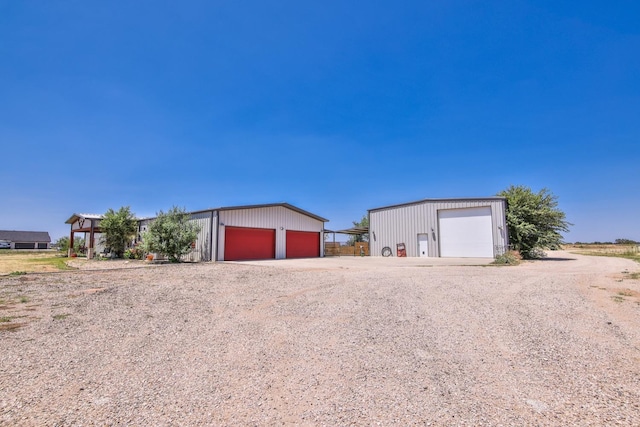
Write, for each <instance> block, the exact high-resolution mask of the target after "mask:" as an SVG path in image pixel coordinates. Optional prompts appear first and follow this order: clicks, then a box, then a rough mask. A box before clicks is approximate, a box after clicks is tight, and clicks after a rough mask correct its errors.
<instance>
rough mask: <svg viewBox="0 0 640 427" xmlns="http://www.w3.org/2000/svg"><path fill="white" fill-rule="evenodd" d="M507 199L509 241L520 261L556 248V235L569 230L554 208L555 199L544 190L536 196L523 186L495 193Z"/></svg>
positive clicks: (568, 224)
mask: <svg viewBox="0 0 640 427" xmlns="http://www.w3.org/2000/svg"><path fill="white" fill-rule="evenodd" d="M498 196H501V197H505V198H506V199H507V227H508V228H509V242H510V243H511V244H512V245H514V247H515V249H516V250H518V251H520V254H521V255H522V257H523V258H526V259H532V258H541V257H543V256H544V252H543V251H544V249H558V248H559V247H560V245H561V244H562V236H561V235H560V232H562V231H564V232H566V231H569V226H570V225H572V224H571V223H569V222H567V221H566V219H565V214H564V212H562V211H561V210H560V209H558V198H557V197H556V196H554V195H553V194H552V193H551V192H550V191H549V190H548V189H546V188H543V189H542V190H540V191H539V192H537V193H534V192H533V191H531V189H530V188H529V187H525V186H521V185H519V186H513V185H512V186H510V187H509V188H507V189H506V190H503V191H501V192H500V193H498Z"/></svg>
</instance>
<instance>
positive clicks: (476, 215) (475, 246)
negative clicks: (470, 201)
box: [438, 206, 493, 258]
mask: <svg viewBox="0 0 640 427" xmlns="http://www.w3.org/2000/svg"><path fill="white" fill-rule="evenodd" d="M438 223H439V228H440V256H441V257H466V258H474V257H478V258H493V235H492V233H491V208H490V207H488V206H487V207H482V208H468V209H445V210H440V211H438Z"/></svg>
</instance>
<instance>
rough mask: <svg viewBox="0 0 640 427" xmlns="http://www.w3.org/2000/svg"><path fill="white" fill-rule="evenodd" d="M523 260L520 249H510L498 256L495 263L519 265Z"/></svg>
mask: <svg viewBox="0 0 640 427" xmlns="http://www.w3.org/2000/svg"><path fill="white" fill-rule="evenodd" d="M520 261H522V255H520V252H518V251H508V252H505V253H503V254H502V255H498V256H496V259H495V260H494V261H493V264H496V265H518V264H520Z"/></svg>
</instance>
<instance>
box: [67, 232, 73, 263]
mask: <svg viewBox="0 0 640 427" xmlns="http://www.w3.org/2000/svg"><path fill="white" fill-rule="evenodd" d="M73 234H74V233H73V224H71V234H70V235H69V250H68V251H67V256H68V257H71V254H72V253H73Z"/></svg>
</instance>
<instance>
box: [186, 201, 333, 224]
mask: <svg viewBox="0 0 640 427" xmlns="http://www.w3.org/2000/svg"><path fill="white" fill-rule="evenodd" d="M273 207H283V208H287V209H291V210H292V211H295V212H298V213H301V214H303V215H306V216H308V217H311V218H313V219H317V220H318V221H322V222H329V220H328V219H326V218H323V217H321V216H318V215H316V214H312V213H311V212H308V211H305V210H304V209H300V208H299V207H296V206H293V205H290V204H289V203H267V204H262V205H244V206H223V207H219V208H212V209H203V210H199V211H194V212H190V213H191V214H195V213H202V212H211V211H235V210H241V209H259V208H273Z"/></svg>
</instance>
